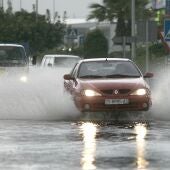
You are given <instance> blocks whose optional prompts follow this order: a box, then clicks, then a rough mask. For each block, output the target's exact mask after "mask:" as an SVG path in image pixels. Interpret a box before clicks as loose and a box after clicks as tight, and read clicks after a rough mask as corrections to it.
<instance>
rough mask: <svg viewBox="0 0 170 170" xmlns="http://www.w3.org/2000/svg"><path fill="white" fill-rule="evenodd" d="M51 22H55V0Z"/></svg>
mask: <svg viewBox="0 0 170 170" xmlns="http://www.w3.org/2000/svg"><path fill="white" fill-rule="evenodd" d="M53 22H55V0H53Z"/></svg>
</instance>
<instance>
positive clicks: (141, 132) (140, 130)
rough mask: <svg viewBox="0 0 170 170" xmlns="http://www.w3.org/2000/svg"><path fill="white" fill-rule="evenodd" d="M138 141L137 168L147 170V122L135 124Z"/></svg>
mask: <svg viewBox="0 0 170 170" xmlns="http://www.w3.org/2000/svg"><path fill="white" fill-rule="evenodd" d="M135 133H136V143H137V161H136V164H137V168H138V169H143V170H146V169H147V166H148V164H149V162H148V161H147V160H146V159H145V142H146V141H145V137H146V134H147V128H146V125H145V124H137V125H136V126H135Z"/></svg>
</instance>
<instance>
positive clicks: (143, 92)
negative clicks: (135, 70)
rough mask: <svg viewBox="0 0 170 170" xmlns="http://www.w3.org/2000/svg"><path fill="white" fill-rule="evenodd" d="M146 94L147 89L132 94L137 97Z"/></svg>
mask: <svg viewBox="0 0 170 170" xmlns="http://www.w3.org/2000/svg"><path fill="white" fill-rule="evenodd" d="M146 94H147V90H146V89H137V90H136V91H134V92H133V93H131V95H137V96H144V95H146Z"/></svg>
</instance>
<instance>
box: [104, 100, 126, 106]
mask: <svg viewBox="0 0 170 170" xmlns="http://www.w3.org/2000/svg"><path fill="white" fill-rule="evenodd" d="M128 103H129V100H128V99H105V104H106V105H111V104H128Z"/></svg>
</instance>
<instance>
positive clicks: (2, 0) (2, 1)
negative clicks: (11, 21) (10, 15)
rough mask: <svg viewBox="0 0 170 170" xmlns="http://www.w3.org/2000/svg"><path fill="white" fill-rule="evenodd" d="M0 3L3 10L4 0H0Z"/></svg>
mask: <svg viewBox="0 0 170 170" xmlns="http://www.w3.org/2000/svg"><path fill="white" fill-rule="evenodd" d="M0 2H1V4H0V8H2V9H4V0H1V1H0Z"/></svg>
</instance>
